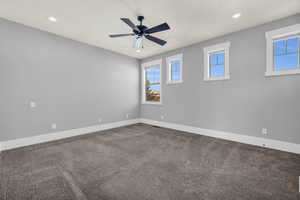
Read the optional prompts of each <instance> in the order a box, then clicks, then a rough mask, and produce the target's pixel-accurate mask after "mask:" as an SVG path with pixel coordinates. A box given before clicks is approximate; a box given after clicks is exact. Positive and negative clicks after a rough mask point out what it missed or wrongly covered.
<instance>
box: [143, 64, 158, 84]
mask: <svg viewBox="0 0 300 200" xmlns="http://www.w3.org/2000/svg"><path fill="white" fill-rule="evenodd" d="M146 80H147V81H149V82H150V83H159V82H160V67H159V66H154V67H150V68H147V69H146Z"/></svg>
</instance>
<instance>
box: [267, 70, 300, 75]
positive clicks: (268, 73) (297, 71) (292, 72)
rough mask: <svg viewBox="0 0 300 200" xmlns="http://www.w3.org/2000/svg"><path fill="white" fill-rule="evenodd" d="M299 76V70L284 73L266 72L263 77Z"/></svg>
mask: <svg viewBox="0 0 300 200" xmlns="http://www.w3.org/2000/svg"><path fill="white" fill-rule="evenodd" d="M293 74H300V69H293V70H285V71H267V72H266V73H265V76H283V75H293Z"/></svg>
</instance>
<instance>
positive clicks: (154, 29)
mask: <svg viewBox="0 0 300 200" xmlns="http://www.w3.org/2000/svg"><path fill="white" fill-rule="evenodd" d="M169 29H170V27H169V25H168V24H167V23H163V24H160V25H157V26H154V27H152V28H149V29H147V30H146V31H145V33H148V34H151V33H156V32H160V31H166V30H169Z"/></svg>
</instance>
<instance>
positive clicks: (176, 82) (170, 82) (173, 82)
mask: <svg viewBox="0 0 300 200" xmlns="http://www.w3.org/2000/svg"><path fill="white" fill-rule="evenodd" d="M182 82H183V81H182V80H180V81H167V84H168V85H169V84H178V83H182Z"/></svg>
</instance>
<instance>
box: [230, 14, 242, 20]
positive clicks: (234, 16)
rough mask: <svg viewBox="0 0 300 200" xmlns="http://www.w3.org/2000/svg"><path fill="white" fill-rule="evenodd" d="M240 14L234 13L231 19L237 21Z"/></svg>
mask: <svg viewBox="0 0 300 200" xmlns="http://www.w3.org/2000/svg"><path fill="white" fill-rule="evenodd" d="M241 15H242V14H241V13H235V14H234V15H232V18H233V19H237V18H239V17H240V16H241Z"/></svg>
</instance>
